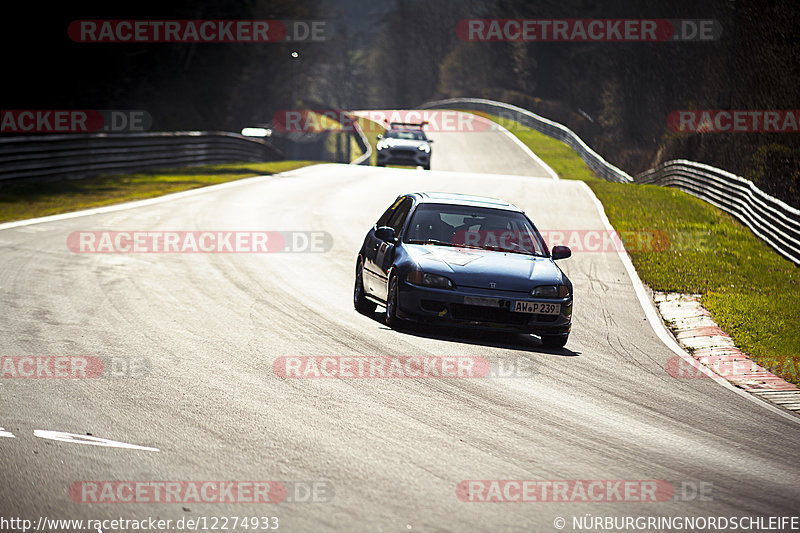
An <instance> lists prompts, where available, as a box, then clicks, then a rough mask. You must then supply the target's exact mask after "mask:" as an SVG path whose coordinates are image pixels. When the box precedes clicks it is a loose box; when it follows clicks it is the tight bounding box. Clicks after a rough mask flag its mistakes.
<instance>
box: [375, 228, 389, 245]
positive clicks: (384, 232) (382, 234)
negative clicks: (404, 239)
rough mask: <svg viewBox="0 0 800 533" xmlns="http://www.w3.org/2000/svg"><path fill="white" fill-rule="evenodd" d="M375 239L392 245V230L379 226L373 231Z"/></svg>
mask: <svg viewBox="0 0 800 533" xmlns="http://www.w3.org/2000/svg"><path fill="white" fill-rule="evenodd" d="M375 237H376V238H378V239H380V240H382V241H384V242H390V243H394V228H390V227H389V226H381V227H380V228H378V229H376V230H375Z"/></svg>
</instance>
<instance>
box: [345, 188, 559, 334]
mask: <svg viewBox="0 0 800 533" xmlns="http://www.w3.org/2000/svg"><path fill="white" fill-rule="evenodd" d="M570 255H571V252H570V249H569V248H567V247H566V246H554V247H553V250H552V251H551V250H549V249H548V247H547V244H546V243H545V242H544V239H543V238H542V236H541V234H540V233H539V231H538V230H537V229H536V226H534V224H533V223H532V222H531V221H530V219H529V218H528V217H527V216H526V215H525V213H524V212H523V211H522V210H521V209H519V208H518V207H516V206H514V205H512V204H509V203H507V202H504V201H502V200H496V199H493V198H485V197H479V196H467V195H461V194H452V193H412V194H404V195H401V196H398V197H397V199H396V200H395V201H394V202H393V203H392V205H391V206H389V208H388V209H387V210H386V211H385V212H384V213H383V215H381V217H380V218H379V219H378V221H377V222H376V223H375V224H374V226H373V227H372V229H370V230H369V232H368V233H367V236H366V238H365V239H364V243H363V245H362V246H361V249H360V250H359V252H358V257H357V260H356V272H355V287H354V290H353V303H354V305H355V308H356V309H357V310H358V311H360V312H362V313H373V312H374V311H375V309H376V307H377V305H383V306H385V308H386V311H385V315H384V319H385V321H386V324H388V325H389V326H390V327H398V326H400V325H402V323H403V322H404V321H417V322H425V323H428V324H430V323H441V324H448V325H453V326H467V327H471V328H476V327H477V328H486V329H501V330H509V331H517V332H521V333H532V334H535V335H539V336H540V338H541V340H542V343H543V344H544V345H545V346H551V347H561V346H564V345H565V344H566V342H567V339H568V338H569V333H570V328H571V326H572V282H570V280H569V278H567V276H566V274H564V272H563V271H562V270H561V269H560V268H559V267H558V265H556V263H555V260H557V259H563V258H566V257H569V256H570Z"/></svg>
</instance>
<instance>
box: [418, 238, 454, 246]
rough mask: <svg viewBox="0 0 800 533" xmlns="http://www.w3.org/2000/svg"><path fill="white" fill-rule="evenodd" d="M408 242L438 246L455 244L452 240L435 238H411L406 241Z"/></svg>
mask: <svg viewBox="0 0 800 533" xmlns="http://www.w3.org/2000/svg"><path fill="white" fill-rule="evenodd" d="M408 244H437V245H439V246H456V245H455V244H453V243H452V242H445V241H439V240H436V239H425V240H424V241H423V240H422V239H411V240H409V241H408Z"/></svg>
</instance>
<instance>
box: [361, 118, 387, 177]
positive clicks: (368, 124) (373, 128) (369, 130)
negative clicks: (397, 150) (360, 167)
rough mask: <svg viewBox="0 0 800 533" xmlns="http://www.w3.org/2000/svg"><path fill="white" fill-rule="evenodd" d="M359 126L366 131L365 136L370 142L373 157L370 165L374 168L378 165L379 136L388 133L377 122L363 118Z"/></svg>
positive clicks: (370, 159)
mask: <svg viewBox="0 0 800 533" xmlns="http://www.w3.org/2000/svg"><path fill="white" fill-rule="evenodd" d="M358 125H359V126H361V129H362V130H363V131H364V135H365V136H366V137H367V140H368V141H369V145H370V146H372V155H371V156H370V158H369V164H370V165H372V166H373V167H374V166H375V165H377V164H378V149H377V148H376V146H377V145H378V135H379V134H383V133H384V132H385V131H386V128H384V127H383V126H381V125H380V124H378V123H377V122H373V121H371V120H369V119H366V118H363V117H359V119H358Z"/></svg>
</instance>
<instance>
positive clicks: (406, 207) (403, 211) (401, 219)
mask: <svg viewBox="0 0 800 533" xmlns="http://www.w3.org/2000/svg"><path fill="white" fill-rule="evenodd" d="M413 203H414V202H413V201H412V200H411V198H406V199H405V200H403V201H402V203H400V205H398V206H397V207H396V208H395V210H394V213H393V214H392V216H391V217H390V218H389V221H388V222H387V223H386V225H387V226H389V227H390V228H392V229H393V230H394V232H395V234H396V235H398V236H399V234H400V230H402V229H403V224H404V223H405V221H406V217H408V212H409V211H411V206H412V205H413Z"/></svg>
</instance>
